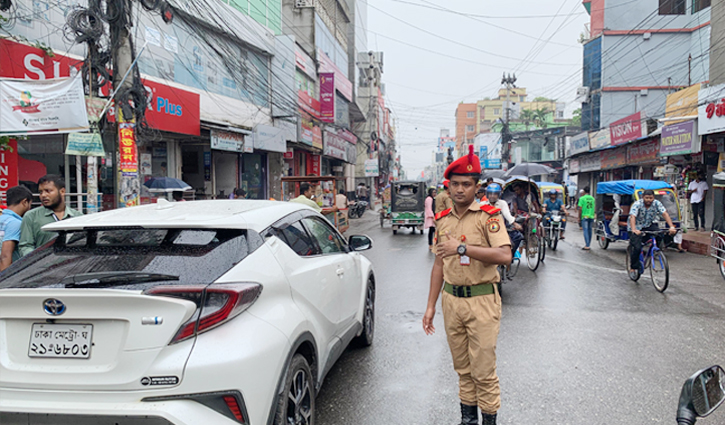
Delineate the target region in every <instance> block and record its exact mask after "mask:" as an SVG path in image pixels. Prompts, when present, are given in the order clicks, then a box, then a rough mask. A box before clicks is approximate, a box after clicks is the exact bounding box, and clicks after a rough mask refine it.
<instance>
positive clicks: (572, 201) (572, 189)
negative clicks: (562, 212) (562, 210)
mask: <svg viewBox="0 0 725 425" xmlns="http://www.w3.org/2000/svg"><path fill="white" fill-rule="evenodd" d="M567 191H568V193H567V194H568V195H569V196H568V198H569V199H568V200H569V205H568V207H569V208H574V206H575V205H576V185H574V183H569V185H568V186H567Z"/></svg>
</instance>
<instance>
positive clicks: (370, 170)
mask: <svg viewBox="0 0 725 425" xmlns="http://www.w3.org/2000/svg"><path fill="white" fill-rule="evenodd" d="M379 175H380V170H379V166H378V159H377V158H373V159H366V160H365V177H377V176H379Z"/></svg>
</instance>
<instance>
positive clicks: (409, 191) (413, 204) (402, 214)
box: [390, 181, 426, 235]
mask: <svg viewBox="0 0 725 425" xmlns="http://www.w3.org/2000/svg"><path fill="white" fill-rule="evenodd" d="M425 197H426V190H425V182H417V181H397V182H393V183H392V186H391V188H390V220H391V222H392V223H393V234H394V235H395V234H397V233H398V229H400V228H401V227H409V228H411V229H413V232H414V233H415V229H418V230H420V234H421V235H422V234H423V224H424V222H425Z"/></svg>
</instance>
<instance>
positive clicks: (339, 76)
mask: <svg viewBox="0 0 725 425" xmlns="http://www.w3.org/2000/svg"><path fill="white" fill-rule="evenodd" d="M317 60H319V61H320V72H331V73H333V74H335V89H337V91H339V92H340V94H341V95H342V97H344V98H345V99H347V100H349V101H350V102H352V82H350V80H349V79H348V78H347V71H344V72H343V71H341V70H340V68H338V67H337V65H335V63H334V62H333V61H332V60H331V59H330V58H329V57H328V56H327V55H326V54H325V52H323V51H322V49H317Z"/></svg>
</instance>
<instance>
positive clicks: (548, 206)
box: [543, 189, 566, 239]
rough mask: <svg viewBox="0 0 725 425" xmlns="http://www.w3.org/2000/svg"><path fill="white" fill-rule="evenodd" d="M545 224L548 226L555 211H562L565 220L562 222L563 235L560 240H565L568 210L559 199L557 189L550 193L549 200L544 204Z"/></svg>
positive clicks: (561, 234) (560, 235)
mask: <svg viewBox="0 0 725 425" xmlns="http://www.w3.org/2000/svg"><path fill="white" fill-rule="evenodd" d="M543 211H544V224H545V225H548V224H549V221H550V220H551V213H552V212H554V211H561V214H562V215H563V217H564V219H563V220H562V221H561V233H560V234H559V239H564V230H565V229H566V208H564V202H563V201H562V200H561V199H559V193H558V192H557V191H556V189H551V190H550V191H549V198H548V199H547V200H546V201H545V202H544V209H543Z"/></svg>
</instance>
